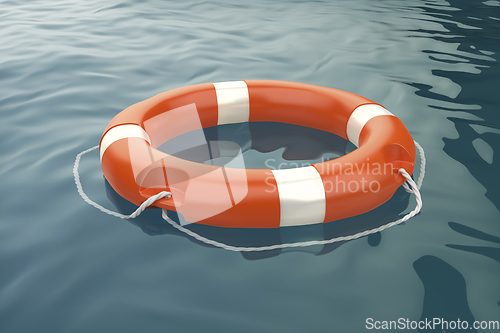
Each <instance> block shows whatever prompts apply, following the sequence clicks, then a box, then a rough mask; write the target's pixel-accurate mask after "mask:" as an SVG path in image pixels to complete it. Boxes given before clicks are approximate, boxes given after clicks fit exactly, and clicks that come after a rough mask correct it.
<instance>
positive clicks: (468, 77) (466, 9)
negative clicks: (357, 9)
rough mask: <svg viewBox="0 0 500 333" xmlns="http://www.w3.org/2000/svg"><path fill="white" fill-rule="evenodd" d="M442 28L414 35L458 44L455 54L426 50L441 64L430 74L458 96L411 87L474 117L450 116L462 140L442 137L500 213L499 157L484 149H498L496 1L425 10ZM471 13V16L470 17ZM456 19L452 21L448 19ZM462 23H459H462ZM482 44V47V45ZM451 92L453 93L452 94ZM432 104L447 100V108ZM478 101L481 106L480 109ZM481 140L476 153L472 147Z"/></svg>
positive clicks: (456, 0)
mask: <svg viewBox="0 0 500 333" xmlns="http://www.w3.org/2000/svg"><path fill="white" fill-rule="evenodd" d="M423 9H424V11H425V13H426V14H427V15H428V16H429V17H432V18H434V20H435V21H436V22H438V23H439V24H440V25H441V26H442V27H443V28H444V31H443V30H442V29H440V30H430V29H418V30H415V32H418V33H421V34H422V35H423V36H426V37H428V38H432V39H435V40H437V41H440V42H443V43H451V44H456V45H457V47H456V52H454V53H453V54H451V53H447V52H443V51H439V50H424V51H423V52H425V53H426V54H429V58H430V59H432V60H434V61H436V62H438V63H439V65H438V66H436V67H437V68H446V69H445V70H443V69H435V70H433V71H432V74H433V75H434V76H437V77H440V78H444V79H448V80H450V81H451V82H453V83H454V84H456V86H457V87H458V90H457V91H456V92H454V93H451V94H450V93H447V92H441V93H440V92H439V90H437V91H436V89H435V88H434V87H433V86H431V85H426V84H421V83H420V84H419V83H412V84H411V85H412V86H414V87H416V88H417V89H418V90H417V91H416V94H417V95H419V96H422V97H425V98H427V99H429V100H431V102H430V103H431V104H430V105H429V106H430V107H432V108H435V109H438V110H439V109H441V110H447V111H457V112H466V113H470V114H471V115H472V116H473V119H464V118H463V117H453V116H452V117H448V119H449V120H450V121H452V122H453V123H454V124H455V128H456V130H457V132H458V135H459V137H458V138H456V139H451V138H446V137H445V138H443V141H444V142H445V146H444V151H445V152H446V153H447V154H448V155H449V156H451V157H452V158H453V159H455V160H457V161H458V162H460V163H462V164H463V165H464V166H465V167H466V168H467V169H468V170H469V172H470V173H471V174H472V175H473V176H474V177H475V178H476V179H477V180H478V181H479V182H480V183H481V184H482V185H483V186H484V187H486V189H487V192H486V197H487V198H488V199H489V200H490V201H491V202H492V203H493V204H494V205H495V206H496V207H497V209H499V210H500V177H492V175H495V174H496V173H497V172H498V170H500V156H498V153H497V154H495V153H493V156H488V155H486V156H485V155H484V153H482V151H484V150H486V151H491V152H498V151H500V121H499V116H498V114H499V112H500V109H499V105H498V102H497V101H498V97H497V96H498V86H499V83H498V78H499V77H500V66H499V64H498V60H499V59H498V56H499V55H500V29H499V26H500V24H499V23H498V22H495V21H494V20H492V15H494V14H495V13H496V14H498V12H499V7H498V4H496V3H495V2H491V3H490V4H489V5H486V4H485V3H479V2H473V1H462V0H451V1H449V6H446V7H443V6H439V7H437V8H433V7H423ZM471 13H473V14H471ZM451 17H452V18H453V19H452V20H451V19H450V18H451ZM458 22H460V23H458ZM478 41H480V45H478V44H479V43H478ZM448 91H449V90H448ZM432 100H434V101H444V102H446V103H447V104H445V105H446V106H441V105H436V103H435V102H432ZM478 102H480V103H481V105H480V106H479V105H477V104H478ZM478 139H480V140H482V142H483V143H482V145H483V146H482V147H484V145H487V146H489V149H488V148H483V149H482V150H481V151H478V150H477V148H476V147H475V145H474V142H475V141H476V140H478ZM486 154H488V153H486Z"/></svg>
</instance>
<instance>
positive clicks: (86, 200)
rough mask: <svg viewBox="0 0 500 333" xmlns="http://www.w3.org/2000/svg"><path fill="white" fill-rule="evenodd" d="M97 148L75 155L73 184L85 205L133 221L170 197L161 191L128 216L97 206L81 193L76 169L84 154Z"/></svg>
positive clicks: (81, 189)
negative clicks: (157, 201) (147, 209)
mask: <svg viewBox="0 0 500 333" xmlns="http://www.w3.org/2000/svg"><path fill="white" fill-rule="evenodd" d="M97 148H99V146H94V147H92V148H89V149H87V150H84V151H82V152H81V153H79V154H78V155H76V158H75V165H74V166H73V177H75V184H76V189H77V190H78V194H80V196H81V197H82V199H83V200H84V201H85V202H86V203H88V204H89V205H91V206H94V207H95V208H97V209H99V210H100V211H101V212H103V213H106V214H109V215H111V216H114V217H119V218H121V219H125V220H128V219H133V218H136V217H137V216H139V215H140V214H141V213H142V212H143V211H144V210H145V209H146V208H148V207H149V206H151V205H152V204H153V203H154V202H155V201H156V200H159V199H162V198H167V199H168V198H170V197H171V196H172V193H170V192H167V191H163V192H160V193H158V194H155V195H153V196H151V197H149V198H148V199H147V200H146V201H144V202H143V203H142V204H141V205H140V206H139V208H137V209H136V210H135V212H133V213H132V214H130V215H124V214H120V213H117V212H114V211H112V210H109V209H107V208H104V207H103V206H101V205H99V204H98V203H96V202H94V201H92V200H91V199H90V198H89V197H88V196H87V195H86V194H85V192H83V188H82V183H81V182H80V174H79V173H78V168H79V167H80V160H81V159H82V156H83V155H85V154H87V153H90V152H91V151H94V150H96V149H97Z"/></svg>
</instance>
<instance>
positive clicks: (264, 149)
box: [105, 122, 409, 260]
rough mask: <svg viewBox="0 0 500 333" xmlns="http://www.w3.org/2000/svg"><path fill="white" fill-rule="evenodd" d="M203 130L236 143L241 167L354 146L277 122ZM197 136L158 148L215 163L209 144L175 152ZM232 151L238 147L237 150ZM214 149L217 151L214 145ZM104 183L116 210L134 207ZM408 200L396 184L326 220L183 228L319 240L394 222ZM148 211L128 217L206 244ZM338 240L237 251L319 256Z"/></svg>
mask: <svg viewBox="0 0 500 333" xmlns="http://www.w3.org/2000/svg"><path fill="white" fill-rule="evenodd" d="M203 133H204V135H205V139H206V140H205V141H206V142H214V141H219V142H220V141H222V142H228V141H230V142H234V143H237V144H238V146H239V147H241V150H242V151H243V158H244V160H245V166H246V167H247V168H250V167H251V168H269V167H271V168H272V167H274V168H278V167H279V168H290V167H298V166H304V165H309V164H313V163H317V162H320V161H322V160H326V159H332V158H336V157H339V156H343V155H345V154H346V153H347V152H349V151H352V150H354V148H355V147H354V146H353V145H352V144H351V143H350V142H349V141H347V140H345V139H343V138H340V137H338V136H336V135H334V134H332V133H327V132H323V131H319V130H315V129H311V128H306V127H302V126H296V125H289V124H281V123H265V122H263V123H250V124H230V125H224V126H218V127H211V128H206V129H203ZM197 136H199V133H197V131H192V132H189V133H186V134H183V135H180V136H179V137H177V138H174V139H172V140H170V141H168V142H167V143H165V144H163V145H162V146H161V147H160V149H161V150H163V151H165V152H167V153H173V154H174V155H176V156H178V157H182V158H185V159H188V160H192V161H196V162H204V163H214V164H216V162H217V161H218V160H219V159H220V157H219V155H214V153H213V149H212V150H210V149H209V148H210V147H208V146H205V147H200V146H196V147H193V148H186V149H185V150H183V151H178V147H179V146H178V145H177V140H182V141H183V142H184V143H186V142H190V141H192V140H191V139H192V138H195V137H197ZM185 146H186V145H185ZM209 151H210V152H211V153H210V154H209V153H207V152H209ZM237 151H240V150H239V149H238V150H237ZM218 152H219V153H220V150H219V151H218ZM223 155H224V157H226V158H227V157H228V155H227V154H223ZM222 163H223V162H222ZM222 165H223V164H222ZM105 186H106V192H107V195H108V198H109V199H110V200H111V201H112V202H113V204H114V205H115V206H116V207H117V209H118V210H119V211H120V212H122V213H128V212H130V211H133V210H134V206H133V205H131V204H130V203H128V202H127V201H126V200H124V199H123V198H121V197H120V196H119V195H118V194H117V193H116V192H115V191H114V190H113V189H112V188H111V186H110V185H109V183H108V182H105ZM408 201H409V195H408V194H407V193H406V192H405V191H404V190H403V189H402V188H400V189H399V190H398V191H397V192H396V193H395V194H394V196H393V197H392V198H391V200H389V201H388V202H387V203H386V204H384V205H382V206H380V207H378V208H377V209H375V210H373V211H371V212H368V213H366V214H362V215H360V216H355V217H351V218H348V219H344V220H340V221H334V222H330V223H326V224H316V225H310V226H299V227H287V228H275V229H243V228H234V229H231V228H217V227H211V226H204V225H190V226H189V227H188V228H189V229H190V230H192V231H195V232H196V233H198V234H200V235H202V236H204V237H207V238H209V239H213V240H216V241H218V242H222V243H224V244H229V245H233V246H251V247H259V246H268V245H275V244H283V243H295V242H303V241H309V240H325V239H331V238H335V237H341V236H347V235H352V234H355V233H357V232H361V231H364V230H368V229H372V228H376V227H379V226H381V225H384V224H387V223H389V222H391V221H395V220H397V219H398V218H400V217H401V216H400V214H401V213H402V212H403V211H405V209H406V208H407V206H408ZM151 211H155V213H156V214H153V213H152V212H148V213H147V214H146V215H141V216H139V217H138V218H136V219H134V220H132V221H131V222H132V223H134V224H135V225H137V226H138V227H140V228H141V229H142V231H144V232H145V233H146V234H149V235H164V234H168V235H180V236H184V237H187V238H188V239H190V240H191V241H193V242H195V243H198V244H200V245H203V246H208V245H206V244H205V243H202V242H199V241H197V240H196V239H192V238H191V237H189V236H187V235H185V234H184V233H182V232H180V231H178V230H177V229H175V228H173V227H172V226H171V225H170V224H168V223H167V222H166V221H164V220H163V219H162V218H161V216H160V215H161V214H160V211H159V210H151ZM168 215H169V217H170V218H172V219H173V220H174V221H176V222H179V220H180V219H182V216H181V215H178V214H177V213H175V212H169V214H168ZM367 240H368V243H369V244H370V245H371V246H378V245H379V244H380V241H381V234H380V233H376V234H373V235H370V236H369V237H368V238H367ZM343 243H345V242H339V243H333V244H326V245H321V246H319V245H318V246H311V247H305V248H300V247H299V248H290V249H277V250H272V251H262V252H242V255H243V257H244V258H245V259H249V260H255V259H263V258H270V257H275V256H277V255H279V254H281V253H284V252H294V251H298V252H309V253H314V254H316V255H323V254H326V253H329V252H331V251H333V250H335V249H336V248H338V247H339V246H340V245H342V244H343ZM209 247H211V246H209Z"/></svg>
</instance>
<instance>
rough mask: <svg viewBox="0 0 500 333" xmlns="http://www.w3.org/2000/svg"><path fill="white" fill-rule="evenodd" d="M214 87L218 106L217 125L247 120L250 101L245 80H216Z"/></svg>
mask: <svg viewBox="0 0 500 333" xmlns="http://www.w3.org/2000/svg"><path fill="white" fill-rule="evenodd" d="M214 87H215V93H216V95H217V105H218V108H219V117H218V120H217V125H224V124H234V123H246V122H248V118H249V116H250V102H249V96H248V87H247V84H246V83H245V81H231V82H218V83H214Z"/></svg>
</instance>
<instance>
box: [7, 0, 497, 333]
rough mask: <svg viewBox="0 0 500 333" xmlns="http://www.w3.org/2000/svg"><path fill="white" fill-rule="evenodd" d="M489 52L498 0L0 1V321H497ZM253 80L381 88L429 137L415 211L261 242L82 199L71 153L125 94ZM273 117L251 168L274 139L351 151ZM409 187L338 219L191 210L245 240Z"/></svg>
mask: <svg viewBox="0 0 500 333" xmlns="http://www.w3.org/2000/svg"><path fill="white" fill-rule="evenodd" d="M499 54H500V2H499V1H494V0H489V1H484V2H482V1H466V0H449V1H439V0H437V1H416V0H410V1H404V2H403V1H388V0H387V1H385V0H381V1H368V0H354V1H337V0H335V1H314V2H306V1H263V0H257V1H252V2H248V1H239V0H236V1H217V0H216V1H183V2H174V1H159V0H144V1H139V0H135V1H110V0H101V1H95V0H89V1H75V0H60V1H59V0H55V1H0V55H1V57H0V114H1V122H0V128H1V131H0V142H1V147H2V148H1V149H2V150H1V155H0V197H1V200H0V208H1V219H0V221H1V222H0V332H2V333H24V332H30V333H31V332H51V333H55V332H86V333H87V332H95V333H99V332H121V333H126V332H219V333H222V332H363V331H366V330H367V327H366V320H367V318H373V320H374V321H376V320H378V321H391V320H394V321H397V320H398V319H399V318H403V319H404V320H406V319H408V320H410V321H419V320H424V319H425V318H428V319H432V318H442V319H443V320H448V321H456V320H457V319H460V320H462V321H468V322H470V323H471V325H472V322H473V321H499V320H500V211H499V210H500V175H499V170H500V159H499V155H498V154H499V151H500V94H499V87H500V66H499V61H500V56H499ZM242 79H272V80H285V81H297V82H304V83H310V84H315V85H321V86H327V87H333V88H337V89H341V90H346V91H350V92H354V93H357V94H359V95H362V96H365V97H367V98H370V99H372V100H374V101H376V102H378V103H380V104H382V105H384V106H385V107H386V108H387V109H389V110H390V111H391V112H393V113H394V114H395V115H396V116H398V117H399V118H400V119H402V120H403V122H404V123H405V124H406V126H407V128H408V129H409V131H410V132H411V134H412V136H413V137H414V139H415V140H417V141H418V142H419V143H420V144H421V145H422V146H423V147H424V149H425V151H426V154H427V159H428V164H427V173H426V178H425V181H424V185H423V187H422V195H423V199H424V208H423V210H422V212H421V213H420V214H419V215H418V216H416V217H414V218H413V219H411V220H410V221H408V222H407V223H405V224H404V225H401V226H397V227H393V228H390V229H388V230H386V231H383V232H382V233H381V234H375V235H372V236H370V237H365V238H361V239H358V240H354V241H350V242H346V243H342V244H335V245H333V246H325V247H312V248H304V249H295V250H293V251H274V252H272V251H271V252H269V253H262V254H259V255H255V254H254V255H250V254H241V253H237V252H228V251H225V250H221V249H216V248H213V247H208V246H203V244H200V243H199V242H197V241H193V240H192V239H190V238H189V237H187V236H184V235H181V234H179V233H176V232H175V231H174V230H173V229H172V228H171V227H169V226H168V225H167V224H166V223H165V222H163V220H161V218H160V213H159V211H158V210H148V211H147V212H145V214H144V215H142V216H141V217H140V218H138V219H136V220H134V221H130V222H127V221H124V220H120V219H117V218H114V217H111V216H108V215H105V214H103V213H101V212H100V211H98V210H96V209H94V208H93V207H91V206H89V205H87V204H86V203H84V202H83V200H82V199H81V198H80V196H79V195H78V193H77V191H76V188H75V185H74V182H73V175H72V167H73V162H74V158H75V155H76V154H77V153H79V152H80V151H82V150H84V149H86V148H89V147H91V146H94V145H96V144H98V142H99V139H100V137H101V135H102V132H103V131H104V128H105V127H106V125H107V124H108V122H109V121H110V120H111V118H112V117H113V116H114V115H116V114H117V113H118V112H120V111H121V110H123V109H124V108H126V107H127V106H129V105H131V104H134V103H136V102H138V101H141V100H144V99H147V98H149V97H151V96H153V95H155V94H157V93H159V92H162V91H165V90H169V89H173V88H177V87H182V86H186V85H190V84H196V83H203V82H219V81H230V80H242ZM266 126H268V124H267V125H266V124H260V125H257V126H256V127H255V128H253V129H251V130H252V131H253V132H252V136H254V137H255V138H261V139H262V138H266V139H267V140H266V141H267V142H274V145H275V147H274V148H273V150H271V151H269V152H263V151H257V150H254V149H253V150H252V149H250V150H248V151H247V152H246V156H247V158H248V160H249V161H252V163H254V165H255V167H259V165H261V164H262V162H263V161H264V157H265V156H266V157H269V156H272V157H273V158H274V159H276V161H277V163H278V162H280V163H291V161H295V162H297V163H298V162H300V163H302V162H304V163H307V162H308V161H309V162H310V161H314V160H316V159H317V158H320V157H321V156H323V155H324V156H336V155H341V154H344V153H346V152H347V151H348V150H349V147H347V146H346V145H345V144H344V145H343V143H342V140H339V139H338V138H332V137H331V136H328V135H326V134H321V135H320V134H318V133H311V131H309V130H307V129H298V130H297V129H294V128H290V127H289V126H288V127H287V126H284V127H279V128H277V127H272V128H269V127H266ZM249 131H250V130H249ZM267 136H269V137H267ZM283 138H288V139H286V140H284V139H283ZM306 139H307V140H306ZM304 142H305V144H304V146H301V143H304ZM311 151H312V152H313V153H311ZM266 154H267V155H266ZM325 154H326V155H325ZM328 154H330V155H328ZM259 163H260V164H259ZM80 171H81V177H82V183H83V186H84V188H85V190H86V192H87V193H88V195H89V196H90V197H91V198H92V199H94V200H95V201H97V202H99V203H101V204H102V205H104V206H106V207H108V208H110V209H115V210H116V209H117V210H120V211H123V212H131V211H132V210H133V209H134V207H133V206H132V205H130V204H128V203H127V202H124V201H123V200H122V199H121V198H120V197H117V195H116V194H115V193H113V190H112V189H111V188H110V187H109V185H108V184H107V183H106V182H105V180H104V179H103V177H102V173H101V169H100V164H99V156H98V153H97V152H93V153H90V154H89V155H86V156H85V157H84V159H83V161H82V165H81V169H80ZM414 206H415V203H414V198H413V197H409V196H408V195H405V193H404V191H403V192H402V193H399V192H398V193H396V195H395V197H394V198H393V200H391V202H389V203H388V204H387V205H384V206H382V207H381V208H380V209H378V210H377V211H374V212H371V213H369V214H368V215H367V216H363V217H359V218H355V219H352V220H348V221H341V222H339V223H337V224H333V223H332V224H329V225H325V226H320V227H306V228H299V229H297V228H292V229H286V230H270V231H269V230H268V231H267V232H264V231H259V230H253V231H248V230H247V231H234V230H233V231H231V230H219V229H217V228H210V227H203V226H200V227H196V226H195V227H194V228H195V229H196V231H197V232H199V233H201V234H204V235H208V236H210V237H212V238H214V239H218V240H224V241H227V242H233V243H238V244H244V245H252V244H256V245H259V244H271V243H279V242H288V241H297V240H308V239H322V238H324V237H331V236H332V235H338V234H350V233H352V232H353V231H357V230H358V229H359V230H361V229H363V228H365V227H367V226H370V225H372V224H374V223H375V224H377V223H378V224H383V223H384V222H387V221H391V220H394V219H397V218H398V216H400V215H402V214H404V213H405V212H407V211H409V210H410V209H413V207H414ZM372 331H373V330H372ZM408 331H412V330H411V329H410V330H408ZM413 331H415V330H413ZM418 331H420V332H442V329H440V327H439V328H436V329H426V328H423V329H420V330H418ZM448 331H450V332H451V331H453V330H447V332H448ZM468 331H470V332H474V331H476V330H474V329H471V330H468ZM478 331H494V330H478Z"/></svg>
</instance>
